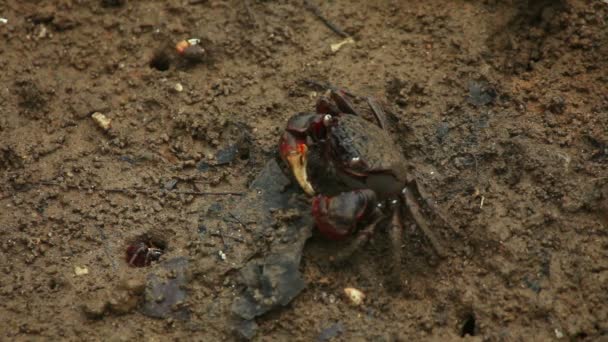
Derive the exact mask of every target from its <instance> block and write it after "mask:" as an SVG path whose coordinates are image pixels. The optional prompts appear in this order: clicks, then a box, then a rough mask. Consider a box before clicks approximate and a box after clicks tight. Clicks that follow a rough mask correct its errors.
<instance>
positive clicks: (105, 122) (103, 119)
mask: <svg viewBox="0 0 608 342" xmlns="http://www.w3.org/2000/svg"><path fill="white" fill-rule="evenodd" d="M91 118H92V119H93V121H95V123H96V124H97V126H98V127H99V128H101V129H103V130H104V131H107V130H109V129H110V127H111V126H112V119H110V118H108V117H107V116H105V115H104V114H102V113H99V112H95V113H93V114H91Z"/></svg>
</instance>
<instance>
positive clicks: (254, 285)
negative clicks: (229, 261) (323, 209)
mask: <svg viewBox="0 0 608 342" xmlns="http://www.w3.org/2000/svg"><path fill="white" fill-rule="evenodd" d="M289 183H290V180H289V179H288V178H287V177H286V176H285V175H284V174H283V172H282V171H281V169H280V167H279V165H278V164H277V162H276V161H275V160H274V159H273V160H271V161H269V162H268V163H267V164H266V166H265V167H264V169H263V170H262V172H261V173H260V174H259V175H258V177H256V179H255V180H254V181H253V183H252V185H251V187H250V191H249V193H248V195H246V196H245V197H244V198H243V199H242V200H241V202H240V203H239V204H238V205H237V207H236V209H235V210H233V212H232V214H233V215H234V216H235V217H237V218H238V219H239V220H240V221H244V222H250V221H254V222H258V224H259V225H260V226H261V227H263V229H264V230H270V229H272V221H273V217H272V215H271V212H272V211H276V210H278V209H290V208H291V209H294V208H298V205H297V204H293V203H294V201H293V197H294V196H296V195H297V192H296V191H291V192H289V191H287V192H285V191H283V189H284V188H285V187H286V186H287V184H289ZM296 203H297V202H296ZM299 209H303V208H301V207H299ZM298 218H299V219H298V220H296V221H295V222H289V223H288V224H287V225H286V226H285V227H284V230H283V232H282V233H281V234H280V235H281V236H277V237H275V238H273V240H272V241H273V242H272V243H271V246H270V247H269V250H268V251H265V252H262V255H264V257H261V258H258V259H253V260H251V261H250V262H249V263H248V264H247V265H245V266H244V267H243V268H242V269H241V271H240V282H241V283H242V284H244V285H245V286H246V288H245V291H244V292H243V293H242V294H241V295H240V296H239V297H237V298H236V299H235V300H234V302H233V304H232V312H233V313H234V314H236V315H237V316H238V317H240V318H241V319H243V320H245V321H248V320H252V319H254V318H255V317H258V316H260V315H263V314H264V313H266V312H268V311H270V310H272V309H274V308H276V307H281V306H286V305H287V304H289V303H290V302H291V301H292V300H293V299H294V298H295V297H296V296H297V295H298V294H299V293H300V292H301V291H302V290H303V289H304V286H305V284H304V280H303V279H302V276H301V274H300V272H299V267H300V260H301V257H302V251H303V248H304V244H305V243H306V240H307V239H308V238H309V237H310V235H311V229H312V222H311V221H310V217H309V215H300V216H299V217H298ZM264 233H265V232H263V231H260V232H257V234H258V235H259V237H260V238H262V237H263V236H264ZM243 324H245V323H242V322H237V326H241V325H243ZM246 326H248V325H246ZM237 330H238V329H237Z"/></svg>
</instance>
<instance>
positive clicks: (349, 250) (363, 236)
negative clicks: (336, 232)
mask: <svg viewBox="0 0 608 342" xmlns="http://www.w3.org/2000/svg"><path fill="white" fill-rule="evenodd" d="M381 220H382V215H376V218H375V219H374V221H373V222H372V223H370V224H369V225H368V226H367V227H365V228H363V229H361V230H360V231H359V232H358V233H357V236H355V238H354V239H353V241H352V242H351V243H350V244H349V245H348V246H346V247H345V248H344V249H342V250H341V251H340V252H339V253H338V254H336V256H335V257H334V263H336V264H342V263H344V262H346V261H347V260H348V258H349V257H350V256H351V255H352V254H353V253H354V252H355V251H356V250H358V249H359V248H360V247H361V246H363V245H364V244H365V243H366V242H367V241H369V239H370V237H372V235H374V231H375V230H376V227H377V226H378V223H380V221H381Z"/></svg>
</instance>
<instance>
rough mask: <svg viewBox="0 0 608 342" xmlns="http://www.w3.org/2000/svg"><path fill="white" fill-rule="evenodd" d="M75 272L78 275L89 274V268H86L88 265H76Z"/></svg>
mask: <svg viewBox="0 0 608 342" xmlns="http://www.w3.org/2000/svg"><path fill="white" fill-rule="evenodd" d="M74 274H76V275H77V276H83V275H87V274H89V269H88V268H86V266H83V267H80V266H75V267H74Z"/></svg>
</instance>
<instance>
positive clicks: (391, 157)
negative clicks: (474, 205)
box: [279, 90, 445, 273]
mask: <svg viewBox="0 0 608 342" xmlns="http://www.w3.org/2000/svg"><path fill="white" fill-rule="evenodd" d="M349 94H350V93H347V92H346V91H344V90H330V91H329V92H328V93H327V94H326V95H325V96H322V97H321V98H320V99H319V100H318V102H317V108H316V112H315V113H298V114H296V115H294V116H292V117H291V118H290V119H289V121H288V123H287V128H286V129H285V132H284V133H283V135H282V137H281V139H280V143H279V151H280V155H281V157H282V159H283V161H284V162H285V163H286V165H287V166H288V167H289V169H290V170H291V173H292V175H293V176H294V178H295V179H296V181H297V182H298V183H299V185H300V186H301V187H302V189H303V190H304V191H305V192H306V193H307V194H308V195H310V196H314V198H313V205H312V212H313V216H314V219H315V223H316V226H317V228H318V230H319V231H320V232H321V233H322V234H323V235H325V236H327V237H328V238H330V239H336V240H337V239H343V238H345V237H347V236H349V235H351V234H352V233H353V232H355V231H356V230H358V234H357V236H356V237H355V238H354V240H353V242H352V244H351V245H350V246H348V247H347V248H346V249H345V250H344V251H342V252H341V253H340V254H339V255H337V257H336V259H337V260H338V261H344V260H346V259H347V258H348V257H349V256H350V255H351V254H352V252H354V251H355V249H357V248H358V247H359V246H361V245H362V244H364V243H365V242H366V241H368V240H369V238H370V236H371V235H372V233H373V232H374V230H375V229H376V227H377V226H378V224H379V223H380V222H381V221H382V220H383V219H384V218H387V217H391V220H390V235H391V239H392V244H393V258H394V260H393V262H394V266H395V267H399V266H400V263H401V244H402V241H401V240H402V231H403V224H402V219H401V217H402V209H403V208H407V213H408V214H409V216H411V217H412V218H413V220H414V221H415V222H416V224H417V225H418V227H419V228H420V229H421V230H422V231H423V233H424V234H425V235H426V237H427V238H428V240H429V241H430V243H431V245H432V246H433V248H434V250H435V252H436V253H437V255H438V256H440V257H443V256H444V255H445V253H444V250H443V248H442V247H441V245H440V244H439V242H438V240H437V238H436V237H435V234H433V232H432V231H431V230H430V229H429V224H428V222H427V220H426V219H425V218H424V216H423V215H422V213H421V208H420V205H419V202H418V200H417V196H418V197H420V198H422V199H423V200H424V201H425V202H426V203H427V206H429V207H430V208H431V209H433V210H436V208H435V206H434V205H433V203H432V202H431V201H429V200H427V196H426V195H425V193H424V191H423V190H422V189H421V188H420V187H419V186H418V185H417V183H416V181H415V180H414V179H413V178H412V177H411V176H410V175H409V174H408V172H407V163H406V160H405V158H404V156H403V154H402V153H401V151H400V149H399V148H398V146H397V145H396V144H395V142H394V141H393V139H392V138H391V137H390V135H389V134H388V132H387V131H386V130H385V129H384V126H385V124H384V122H385V120H384V113H383V111H382V109H381V108H380V106H379V105H377V104H376V103H375V101H374V100H373V99H372V98H366V101H367V104H368V105H369V107H370V109H371V113H372V114H373V115H374V117H375V118H376V120H377V121H378V124H377V125H376V124H374V123H372V122H370V121H368V120H366V119H364V118H363V117H362V116H361V115H360V112H359V111H358V110H357V109H355V107H354V105H353V102H352V101H351V99H353V96H352V95H349ZM396 273H399V272H396Z"/></svg>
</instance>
